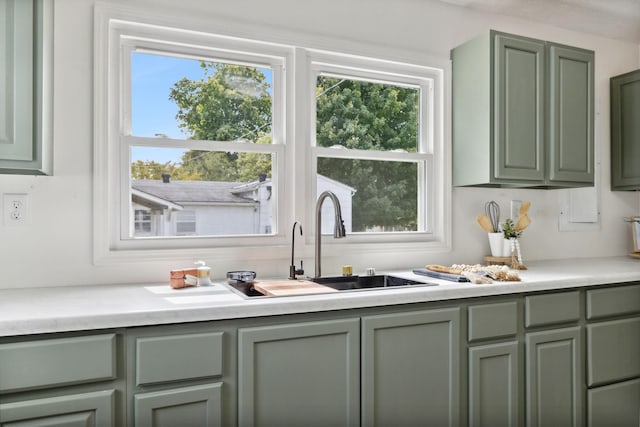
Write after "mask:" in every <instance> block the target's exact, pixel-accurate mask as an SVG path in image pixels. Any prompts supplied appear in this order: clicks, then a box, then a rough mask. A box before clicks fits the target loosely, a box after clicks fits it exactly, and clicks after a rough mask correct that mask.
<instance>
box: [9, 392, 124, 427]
mask: <svg viewBox="0 0 640 427" xmlns="http://www.w3.org/2000/svg"><path fill="white" fill-rule="evenodd" d="M115 425H116V423H115V391H114V390H105V391H96V392H88V393H80V394H72V395H60V396H55V397H49V398H44V399H34V400H25V401H19V402H12V403H3V404H0V426H2V427H18V426H20V427H36V426H37V427H63V426H64V427H112V426H115Z"/></svg>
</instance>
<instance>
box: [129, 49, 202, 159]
mask: <svg viewBox="0 0 640 427" xmlns="http://www.w3.org/2000/svg"><path fill="white" fill-rule="evenodd" d="M131 69H132V76H131V87H132V104H133V105H132V112H131V115H132V117H131V126H132V133H133V135H135V136H151V137H152V136H155V135H156V134H164V135H167V136H168V137H170V138H178V139H183V138H186V137H187V135H186V134H184V133H183V132H182V131H181V130H180V129H179V128H178V122H177V121H176V113H177V112H178V107H177V106H176V104H175V103H173V102H172V101H170V100H169V90H170V89H171V87H172V86H173V85H174V84H175V83H176V82H177V81H179V80H180V79H182V78H183V77H187V78H188V79H191V80H199V79H200V78H201V77H202V76H203V70H202V68H200V62H199V61H197V60H193V59H183V58H175V57H170V56H160V55H150V54H144V53H134V54H132V55H131ZM183 151H184V150H181V149H167V148H163V149H160V148H146V147H145V148H143V147H135V148H134V149H132V159H131V160H132V161H136V160H155V161H156V162H159V163H165V162H167V161H172V162H176V161H179V160H180V157H181V156H182V153H183Z"/></svg>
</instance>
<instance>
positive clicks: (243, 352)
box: [238, 319, 360, 427]
mask: <svg viewBox="0 0 640 427" xmlns="http://www.w3.org/2000/svg"><path fill="white" fill-rule="evenodd" d="M359 326H360V322H359V319H346V320H335V321H322V322H308V323H297V324H288V325H276V326H264V327H257V328H245V329H240V330H239V331H238V357H239V362H238V371H239V378H238V419H239V425H240V426H242V427H248V426H278V425H282V426H285V425H290V426H295V425H299V426H306V427H309V426H318V427H324V426H332V427H333V426H336V427H337V426H358V425H359V424H360V416H359V414H360V399H359V395H360V385H359V379H360V375H359V374H360V372H359V367H360V334H359Z"/></svg>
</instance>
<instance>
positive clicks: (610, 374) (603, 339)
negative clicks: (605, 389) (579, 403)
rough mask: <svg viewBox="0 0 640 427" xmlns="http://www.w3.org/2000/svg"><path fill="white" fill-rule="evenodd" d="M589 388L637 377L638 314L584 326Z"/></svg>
mask: <svg viewBox="0 0 640 427" xmlns="http://www.w3.org/2000/svg"><path fill="white" fill-rule="evenodd" d="M587 353H588V355H589V360H588V364H587V366H588V369H587V385H588V386H589V387H592V386H597V385H601V384H607V383H611V382H615V381H623V380H627V379H631V378H636V377H639V376H640V317H636V318H631V319H620V320H611V321H608V322H602V323H596V324H592V325H588V326H587Z"/></svg>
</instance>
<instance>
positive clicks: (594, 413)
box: [588, 379, 640, 427]
mask: <svg viewBox="0 0 640 427" xmlns="http://www.w3.org/2000/svg"><path fill="white" fill-rule="evenodd" d="M588 393H589V417H588V418H589V427H610V426H615V427H637V426H638V425H639V424H640V379H636V380H631V381H626V382H622V383H615V384H611V385H608V386H604V387H598V388H596V389H593V390H589V392H588Z"/></svg>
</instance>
